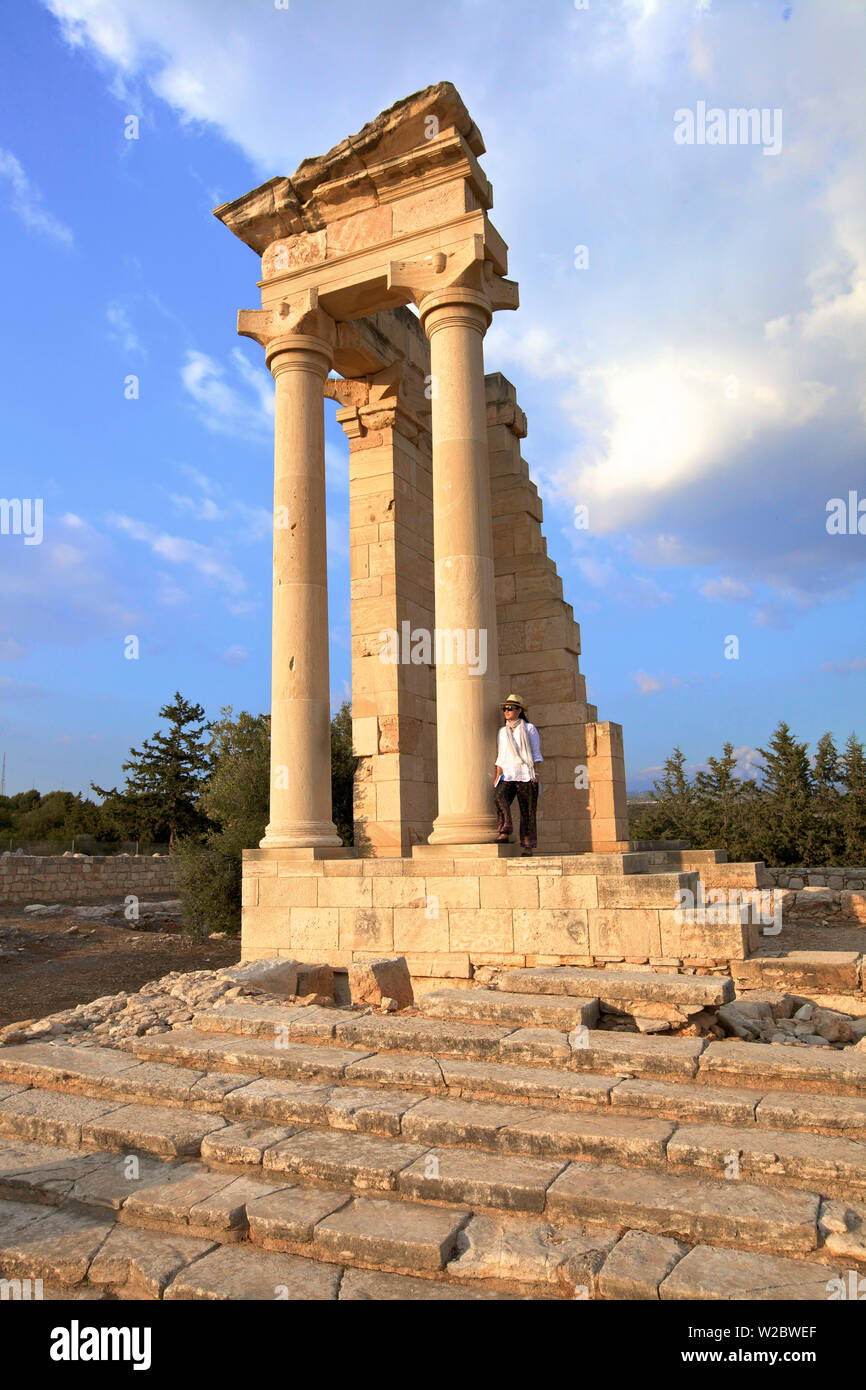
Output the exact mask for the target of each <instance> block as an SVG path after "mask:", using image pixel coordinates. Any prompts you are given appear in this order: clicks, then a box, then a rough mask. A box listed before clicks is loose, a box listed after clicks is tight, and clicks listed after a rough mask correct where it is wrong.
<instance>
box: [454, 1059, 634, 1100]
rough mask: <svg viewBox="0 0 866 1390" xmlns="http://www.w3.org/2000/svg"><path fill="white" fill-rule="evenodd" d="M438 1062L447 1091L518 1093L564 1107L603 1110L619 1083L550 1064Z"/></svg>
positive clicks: (506, 1096)
mask: <svg viewBox="0 0 866 1390" xmlns="http://www.w3.org/2000/svg"><path fill="white" fill-rule="evenodd" d="M439 1065H440V1067H441V1069H442V1075H443V1077H444V1079H445V1084H446V1085H447V1087H448V1089H449V1091H452V1092H454V1091H457V1092H458V1093H463V1092H468V1093H469V1094H473V1093H475V1092H478V1093H487V1094H492V1095H495V1096H496V1097H497V1098H499V1097H501V1098H502V1099H503V1100H505V1099H509V1100H510V1099H513V1098H514V1097H517V1096H519V1097H520V1098H521V1099H525V1100H528V1101H544V1102H546V1103H548V1104H550V1103H556V1102H560V1103H561V1104H562V1105H563V1108H575V1107H588V1106H591V1107H593V1108H599V1109H606V1108H607V1106H608V1104H609V1102H610V1099H611V1096H612V1093H613V1091H614V1088H615V1087H619V1086H620V1085H621V1084H622V1082H621V1081H620V1079H619V1077H616V1076H601V1075H599V1076H594V1075H593V1074H592V1073H590V1072H566V1071H561V1070H555V1071H551V1069H550V1068H549V1067H521V1066H517V1065H514V1064H512V1063H508V1062H466V1061H462V1060H461V1061H457V1060H454V1059H452V1058H449V1057H441V1058H440V1059H439Z"/></svg>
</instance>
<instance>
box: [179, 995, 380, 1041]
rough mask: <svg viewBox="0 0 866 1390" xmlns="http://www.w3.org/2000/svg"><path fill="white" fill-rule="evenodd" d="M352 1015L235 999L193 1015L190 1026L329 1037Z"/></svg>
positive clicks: (248, 1034)
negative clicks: (337, 1026) (339, 1024)
mask: <svg viewBox="0 0 866 1390" xmlns="http://www.w3.org/2000/svg"><path fill="white" fill-rule="evenodd" d="M355 1017H356V1015H355V1014H354V1013H353V1012H352V1011H351V1010H350V1009H326V1008H320V1007H319V1006H318V1005H315V1004H310V1005H307V1006H306V1007H303V1008H298V1007H297V1006H295V1007H292V1006H291V1005H287V1004H254V1003H247V1002H246V1001H243V1000H236V1001H233V1002H232V1003H230V1004H217V1005H215V1006H214V1007H213V1008H212V1009H206V1010H203V1011H202V1012H200V1013H196V1014H194V1015H193V1019H192V1025H191V1026H192V1027H193V1028H194V1029H197V1030H198V1031H200V1032H203V1033H204V1032H208V1033H233V1034H237V1035H238V1036H244V1037H251V1038H269V1037H270V1038H273V1037H277V1036H281V1035H285V1036H287V1037H290V1038H292V1037H318V1038H332V1037H333V1036H334V1029H335V1027H336V1025H337V1024H338V1023H342V1022H346V1021H350V1020H351V1019H353V1018H355Z"/></svg>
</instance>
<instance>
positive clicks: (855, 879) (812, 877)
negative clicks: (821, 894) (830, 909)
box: [764, 864, 866, 892]
mask: <svg viewBox="0 0 866 1390" xmlns="http://www.w3.org/2000/svg"><path fill="white" fill-rule="evenodd" d="M764 873H765V874H767V875H768V876H769V877H770V878H771V879H772V882H773V885H774V886H775V887H776V888H794V889H797V888H832V889H833V891H834V892H844V891H845V890H846V889H847V890H849V891H852V890H853V891H856V892H860V891H862V890H863V889H864V888H866V867H863V866H862V865H861V867H860V868H856V867H849V866H848V865H844V866H841V865H835V864H834V865H831V866H830V867H828V866H827V865H826V864H825V865H824V866H823V868H822V867H820V866H819V867H818V868H807V867H804V866H803V865H801V864H794V865H791V864H789V865H787V866H786V867H785V868H784V869H770V868H768V867H767V866H766V865H764Z"/></svg>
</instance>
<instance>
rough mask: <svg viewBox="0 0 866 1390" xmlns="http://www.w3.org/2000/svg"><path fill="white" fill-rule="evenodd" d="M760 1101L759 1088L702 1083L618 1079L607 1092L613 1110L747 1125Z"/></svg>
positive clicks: (752, 1120) (750, 1121) (751, 1120)
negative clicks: (744, 1088)
mask: <svg viewBox="0 0 866 1390" xmlns="http://www.w3.org/2000/svg"><path fill="white" fill-rule="evenodd" d="M760 1100H761V1094H760V1092H759V1091H748V1090H737V1089H736V1088H734V1087H724V1086H701V1085H699V1084H698V1083H697V1082H694V1083H692V1082H688V1081H677V1082H671V1081H646V1080H639V1081H637V1080H636V1081H620V1082H618V1083H617V1085H616V1086H615V1087H614V1089H613V1090H612V1091H611V1093H610V1104H611V1108H612V1109H613V1110H620V1111H621V1110H641V1111H649V1112H651V1113H655V1114H661V1115H670V1116H672V1117H674V1118H676V1119H683V1120H692V1119H696V1120H711V1121H713V1122H715V1123H716V1124H720V1125H727V1124H740V1125H742V1124H750V1123H753V1122H754V1120H755V1109H756V1106H757V1105H758V1104H759V1102H760Z"/></svg>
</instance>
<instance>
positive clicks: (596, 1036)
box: [571, 1029, 767, 1080]
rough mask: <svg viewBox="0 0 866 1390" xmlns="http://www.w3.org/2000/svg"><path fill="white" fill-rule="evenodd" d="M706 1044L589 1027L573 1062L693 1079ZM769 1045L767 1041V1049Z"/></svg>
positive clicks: (600, 1069)
mask: <svg viewBox="0 0 866 1390" xmlns="http://www.w3.org/2000/svg"><path fill="white" fill-rule="evenodd" d="M705 1046H706V1044H705V1042H704V1040H703V1038H667V1037H657V1036H654V1035H652V1034H650V1035H649V1036H645V1035H644V1034H642V1033H606V1032H603V1031H601V1030H598V1029H590V1030H589V1036H588V1038H587V1039H586V1046H585V1047H584V1046H580V1047H575V1048H574V1049H573V1050H572V1053H571V1066H572V1067H574V1068H576V1069H577V1070H579V1071H598V1072H603V1071H615V1072H618V1073H620V1074H621V1075H625V1076H629V1075H630V1076H637V1077H657V1078H659V1079H662V1078H665V1077H669V1078H671V1079H675V1080H679V1079H683V1080H691V1078H692V1077H694V1076H695V1074H696V1072H697V1069H698V1061H699V1059H700V1058H701V1054H702V1053H703V1051H704V1048H705ZM766 1049H767V1045H766V1044H764V1051H765V1052H766Z"/></svg>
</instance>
